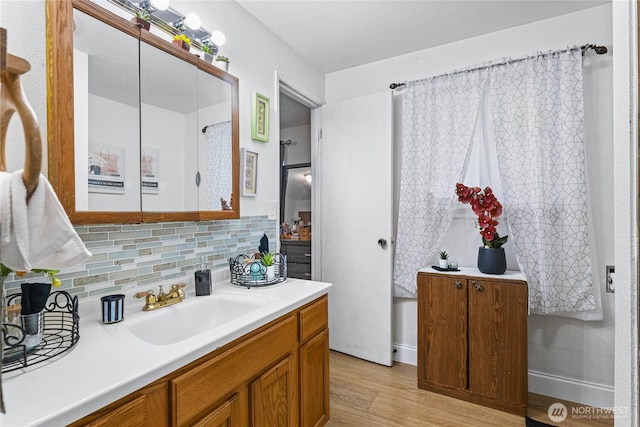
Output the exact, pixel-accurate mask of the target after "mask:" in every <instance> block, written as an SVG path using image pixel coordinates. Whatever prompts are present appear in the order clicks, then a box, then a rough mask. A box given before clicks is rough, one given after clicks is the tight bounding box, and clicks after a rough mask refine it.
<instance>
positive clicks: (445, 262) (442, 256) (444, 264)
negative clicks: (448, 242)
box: [438, 249, 449, 268]
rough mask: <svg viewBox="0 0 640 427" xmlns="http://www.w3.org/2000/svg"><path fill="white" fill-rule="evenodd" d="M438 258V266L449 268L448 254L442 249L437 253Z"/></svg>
mask: <svg viewBox="0 0 640 427" xmlns="http://www.w3.org/2000/svg"><path fill="white" fill-rule="evenodd" d="M438 256H439V257H440V259H439V260H438V265H439V266H440V268H449V254H448V253H447V251H445V250H444V249H443V250H441V251H440V252H439V253H438Z"/></svg>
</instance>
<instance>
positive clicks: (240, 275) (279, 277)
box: [229, 254, 287, 288]
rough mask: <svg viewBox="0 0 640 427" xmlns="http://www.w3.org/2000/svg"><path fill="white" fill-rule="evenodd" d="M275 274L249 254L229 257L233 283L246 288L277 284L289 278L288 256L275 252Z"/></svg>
mask: <svg viewBox="0 0 640 427" xmlns="http://www.w3.org/2000/svg"><path fill="white" fill-rule="evenodd" d="M273 257H274V262H273V276H272V275H271V274H270V272H269V270H268V269H267V267H265V265H264V264H262V261H260V260H259V259H255V258H253V257H249V256H247V255H238V256H237V257H235V258H229V270H230V271H231V284H232V285H236V286H242V287H246V288H256V287H262V286H270V285H275V284H277V283H282V282H284V281H285V280H287V257H286V255H282V254H274V255H273Z"/></svg>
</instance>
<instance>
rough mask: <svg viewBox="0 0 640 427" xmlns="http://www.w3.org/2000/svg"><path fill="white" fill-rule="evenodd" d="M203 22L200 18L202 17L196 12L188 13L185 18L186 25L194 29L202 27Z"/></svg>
mask: <svg viewBox="0 0 640 427" xmlns="http://www.w3.org/2000/svg"><path fill="white" fill-rule="evenodd" d="M201 24H202V21H201V20H200V17H199V16H198V15H197V14H196V13H193V12H191V13H187V16H186V17H185V18H184V25H186V26H187V28H190V29H192V30H197V29H198V28H200V25H201Z"/></svg>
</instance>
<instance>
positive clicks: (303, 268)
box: [287, 262, 311, 280]
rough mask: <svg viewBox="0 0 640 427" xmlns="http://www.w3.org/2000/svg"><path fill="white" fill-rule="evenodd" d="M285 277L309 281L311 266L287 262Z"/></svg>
mask: <svg viewBox="0 0 640 427" xmlns="http://www.w3.org/2000/svg"><path fill="white" fill-rule="evenodd" d="M287 277H291V278H292V279H306V280H311V264H296V263H295V262H287Z"/></svg>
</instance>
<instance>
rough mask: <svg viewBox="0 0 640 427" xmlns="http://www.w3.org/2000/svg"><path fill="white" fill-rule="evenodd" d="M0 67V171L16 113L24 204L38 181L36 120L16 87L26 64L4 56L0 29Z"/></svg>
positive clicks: (4, 167)
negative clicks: (22, 155) (22, 148)
mask: <svg viewBox="0 0 640 427" xmlns="http://www.w3.org/2000/svg"><path fill="white" fill-rule="evenodd" d="M0 64H2V66H3V67H2V70H1V72H0V132H1V134H0V171H6V170H7V164H6V159H5V142H6V137H7V129H8V128H9V121H10V120H11V117H12V116H13V113H15V112H17V113H18V116H19V117H20V120H21V121H22V128H23V130H24V137H25V144H26V147H25V160H24V170H23V172H22V181H23V182H24V186H25V187H26V189H27V200H29V198H30V197H31V195H32V194H33V192H34V191H35V189H36V187H37V186H38V181H39V180H40V169H41V167H42V139H41V137H40V129H39V128H38V120H37V118H36V115H35V113H34V111H33V109H32V108H31V106H30V105H29V101H27V98H26V96H25V94H24V90H23V89H22V84H21V83H20V75H21V74H24V73H26V72H27V71H29V70H30V69H31V65H30V64H29V62H28V61H27V60H25V59H22V58H20V57H17V56H14V55H11V54H9V53H7V52H6V31H5V30H4V29H0ZM5 64H6V67H5Z"/></svg>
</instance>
